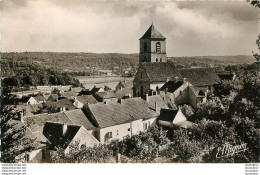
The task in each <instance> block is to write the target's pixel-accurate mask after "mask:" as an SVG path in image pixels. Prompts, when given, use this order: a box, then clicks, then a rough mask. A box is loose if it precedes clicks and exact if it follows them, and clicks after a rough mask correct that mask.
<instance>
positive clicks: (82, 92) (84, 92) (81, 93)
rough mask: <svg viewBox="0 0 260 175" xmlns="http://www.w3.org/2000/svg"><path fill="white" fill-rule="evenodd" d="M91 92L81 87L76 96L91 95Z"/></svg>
mask: <svg viewBox="0 0 260 175" xmlns="http://www.w3.org/2000/svg"><path fill="white" fill-rule="evenodd" d="M92 94H93V93H92V92H91V91H90V90H89V89H82V90H81V91H80V92H79V94H78V95H77V96H82V95H92Z"/></svg>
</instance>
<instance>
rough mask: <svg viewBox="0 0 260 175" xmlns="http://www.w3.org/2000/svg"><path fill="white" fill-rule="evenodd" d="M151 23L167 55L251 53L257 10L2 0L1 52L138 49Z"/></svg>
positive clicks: (243, 5)
mask: <svg viewBox="0 0 260 175" xmlns="http://www.w3.org/2000/svg"><path fill="white" fill-rule="evenodd" d="M151 23H153V24H154V25H155V27H156V28H157V30H158V31H159V32H160V33H162V34H163V35H164V36H165V37H166V38H167V39H166V44H167V46H166V47H167V50H166V51H167V56H172V57H175V56H176V57H180V56H209V55H251V54H252V51H257V46H256V43H255V42H256V38H257V36H258V33H259V15H258V9H257V8H256V7H253V6H252V5H250V3H248V2H245V1H239V2H237V1H230V2H227V1H222V2H216V1H215V2H207V1H197V2H195V1H192V2H191V1H190V2H180V1H179V2H173V1H172V2H158V1H157V2H155V1H150V2H148V1H146V2H145V1H143V2H140V1H139V2H137V1H126V2H123V1H117V2H115V1H114V2H111V1H110V2H106V1H86V0H74V1H71V0H2V2H1V28H0V29H1V51H2V52H25V51H30V52H33V51H41V52H45V51H51V52H93V53H139V38H140V37H141V36H142V35H143V34H144V33H145V32H146V30H147V29H148V28H149V26H150V25H151Z"/></svg>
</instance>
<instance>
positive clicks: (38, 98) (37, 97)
mask: <svg viewBox="0 0 260 175" xmlns="http://www.w3.org/2000/svg"><path fill="white" fill-rule="evenodd" d="M34 99H35V100H36V101H38V102H40V101H44V100H45V98H44V96H43V95H42V94H39V95H36V96H35V97H34Z"/></svg>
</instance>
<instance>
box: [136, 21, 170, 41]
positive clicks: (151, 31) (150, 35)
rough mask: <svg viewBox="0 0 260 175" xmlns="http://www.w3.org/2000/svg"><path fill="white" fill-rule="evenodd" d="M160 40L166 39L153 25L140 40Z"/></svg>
mask: <svg viewBox="0 0 260 175" xmlns="http://www.w3.org/2000/svg"><path fill="white" fill-rule="evenodd" d="M149 38H160V39H166V38H165V37H164V36H163V35H162V34H161V33H160V32H159V31H158V30H157V29H156V28H155V27H154V25H153V24H152V25H151V26H150V27H149V29H148V30H147V31H146V32H145V34H144V35H143V36H142V37H141V38H140V39H149Z"/></svg>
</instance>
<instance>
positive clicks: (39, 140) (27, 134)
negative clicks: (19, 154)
mask: <svg viewBox="0 0 260 175" xmlns="http://www.w3.org/2000/svg"><path fill="white" fill-rule="evenodd" d="M11 124H12V125H13V127H14V128H16V129H21V128H22V127H25V131H24V135H23V136H24V138H25V139H30V140H32V141H33V143H34V145H33V146H34V147H35V148H36V149H38V148H42V147H44V146H45V145H46V144H47V143H48V142H49V141H48V139H47V138H46V137H44V135H43V134H42V133H41V132H32V131H31V130H30V129H29V128H27V127H26V126H25V125H24V124H23V123H22V122H21V121H18V120H12V121H11ZM17 146H18V147H22V145H17Z"/></svg>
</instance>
